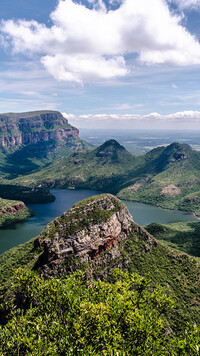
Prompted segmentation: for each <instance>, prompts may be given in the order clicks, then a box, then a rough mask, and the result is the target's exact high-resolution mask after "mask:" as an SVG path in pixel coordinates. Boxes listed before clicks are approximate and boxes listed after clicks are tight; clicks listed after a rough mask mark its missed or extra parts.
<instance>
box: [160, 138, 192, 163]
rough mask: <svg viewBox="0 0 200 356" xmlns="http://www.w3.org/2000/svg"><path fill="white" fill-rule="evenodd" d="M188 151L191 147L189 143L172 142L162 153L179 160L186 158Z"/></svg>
mask: <svg viewBox="0 0 200 356" xmlns="http://www.w3.org/2000/svg"><path fill="white" fill-rule="evenodd" d="M190 151H191V147H190V146H189V145H187V144H181V143H178V142H173V143H172V144H171V145H169V146H167V147H166V148H165V149H164V151H163V154H164V156H166V157H172V158H174V159H175V160H181V159H186V158H188V154H189V153H190Z"/></svg>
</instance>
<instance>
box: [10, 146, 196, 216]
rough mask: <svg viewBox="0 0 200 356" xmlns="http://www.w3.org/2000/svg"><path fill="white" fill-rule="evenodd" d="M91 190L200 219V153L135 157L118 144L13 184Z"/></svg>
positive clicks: (163, 151)
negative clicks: (192, 215) (196, 216)
mask: <svg viewBox="0 0 200 356" xmlns="http://www.w3.org/2000/svg"><path fill="white" fill-rule="evenodd" d="M17 182H21V183H22V184H27V185H32V186H34V185H44V186H49V187H51V186H55V187H59V188H89V189H98V190H102V191H105V192H111V193H113V194H117V196H118V197H120V198H121V199H126V200H135V201H140V202H145V203H150V204H153V205H157V206H161V207H164V208H169V209H180V210H187V211H192V212H194V213H195V214H196V215H200V152H197V151H195V150H193V149H192V148H191V147H190V146H188V145H181V144H179V143H172V144H171V145H169V146H167V147H158V148H156V149H153V150H152V151H150V152H148V153H147V154H145V155H142V156H133V155H132V154H130V153H129V152H128V151H126V150H125V148H124V147H122V146H121V145H119V144H118V143H117V142H116V141H115V140H110V141H107V142H105V143H104V144H103V145H101V146H100V147H98V148H97V149H95V150H93V151H91V152H83V151H80V152H75V153H74V154H72V155H71V156H69V157H64V158H61V159H59V160H57V161H55V162H54V163H52V164H51V165H50V166H48V167H47V168H45V169H42V170H41V171H40V172H37V173H35V174H33V175H29V176H26V177H24V178H20V179H17V180H16V181H15V182H14V183H15V184H16V183H17Z"/></svg>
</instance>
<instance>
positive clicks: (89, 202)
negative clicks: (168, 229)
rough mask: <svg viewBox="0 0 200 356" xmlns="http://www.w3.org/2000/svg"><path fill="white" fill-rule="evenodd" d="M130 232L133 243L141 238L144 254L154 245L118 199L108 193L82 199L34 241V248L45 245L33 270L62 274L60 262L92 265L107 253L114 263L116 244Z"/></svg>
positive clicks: (61, 263)
mask: <svg viewBox="0 0 200 356" xmlns="http://www.w3.org/2000/svg"><path fill="white" fill-rule="evenodd" d="M131 232H133V233H135V239H136V240H137V238H138V236H140V237H141V239H142V240H143V241H144V251H143V252H144V253H148V252H149V251H150V250H151V248H152V246H155V239H153V238H152V236H151V235H150V234H149V233H148V232H146V231H145V230H143V229H142V228H141V227H140V226H138V225H136V224H135V223H134V222H133V219H132V216H131V215H130V213H129V211H128V209H127V207H126V206H125V205H124V204H123V203H122V202H121V201H120V200H118V199H117V198H115V197H114V196H112V195H110V194H102V195H98V196H95V197H92V198H88V199H85V200H83V201H82V202H80V203H77V204H75V205H74V206H73V207H72V208H71V209H70V210H68V211H66V212H65V213H64V214H63V215H62V216H61V217H59V218H56V219H55V220H54V221H52V222H51V223H50V224H48V225H47V227H46V228H45V230H44V231H43V232H42V233H41V234H40V236H39V237H38V238H37V239H36V240H35V243H34V245H35V247H38V246H41V245H42V244H43V246H44V252H43V254H42V255H41V256H40V258H39V260H38V261H37V262H36V265H35V268H38V267H42V268H43V270H44V273H45V274H47V275H48V274H51V273H58V272H61V273H62V272H63V263H65V264H68V267H70V266H69V265H70V263H71V267H72V264H73V266H75V265H78V264H82V263H86V264H88V263H90V264H91V266H92V265H93V266H95V265H96V264H98V261H97V259H98V257H99V256H101V255H102V254H103V253H104V252H106V251H109V253H106V257H105V258H106V259H108V260H113V259H115V258H116V257H117V256H119V255H120V251H119V249H118V244H119V242H121V241H123V240H125V239H127V237H128V236H129V235H130V233H131ZM72 261H73V262H72ZM93 261H94V262H93Z"/></svg>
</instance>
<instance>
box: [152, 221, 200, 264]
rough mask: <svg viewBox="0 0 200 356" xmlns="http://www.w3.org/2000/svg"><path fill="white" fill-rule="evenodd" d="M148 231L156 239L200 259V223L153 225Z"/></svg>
mask: <svg viewBox="0 0 200 356" xmlns="http://www.w3.org/2000/svg"><path fill="white" fill-rule="evenodd" d="M145 228H146V230H147V231H149V232H150V234H152V235H153V236H155V238H156V239H159V240H163V241H164V242H165V243H167V244H168V246H170V247H173V248H176V249H178V250H181V251H184V252H186V253H188V254H189V255H192V256H196V257H200V244H199V241H200V223H199V222H196V221H195V222H194V221H190V222H181V223H173V224H169V225H161V224H157V223H152V224H149V225H147V226H146V227H145Z"/></svg>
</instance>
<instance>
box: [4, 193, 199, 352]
mask: <svg viewBox="0 0 200 356" xmlns="http://www.w3.org/2000/svg"><path fill="white" fill-rule="evenodd" d="M105 204H106V208H107V209H106V210H105ZM108 204H110V205H109V206H108ZM122 207H123V203H122V202H120V201H118V200H117V199H116V198H115V197H112V196H111V195H104V194H102V195H100V196H97V197H91V198H88V199H85V200H83V201H82V202H79V203H77V204H75V206H74V207H73V208H72V209H70V210H69V211H68V212H66V213H64V214H63V215H62V216H61V217H60V218H57V219H55V220H54V222H51V223H50V224H48V225H47V227H46V228H45V230H44V231H43V232H42V233H41V234H40V235H39V237H38V239H36V240H34V239H32V240H31V241H29V242H27V243H26V244H24V245H21V246H18V247H15V248H13V249H11V250H9V251H7V252H6V253H4V254H3V255H1V256H0V285H1V288H0V291H1V299H0V303H1V306H0V323H1V324H2V325H1V327H0V355H1V354H2V355H6V354H8V355H28V354H31V355H63V354H66V350H67V353H68V354H69V355H77V354H79V353H80V354H81V353H82V354H84V355H102V354H104V355H130V354H133V355H141V356H142V355H174V356H176V355H177V356H178V355H185V356H186V355H199V347H200V329H199V325H200V310H199V302H198V299H199V293H200V280H199V272H200V265H199V263H198V261H197V259H195V258H192V257H189V256H188V255H186V254H184V253H181V252H179V251H177V250H174V249H172V248H170V247H168V246H166V244H164V243H162V242H157V241H156V240H155V239H154V238H153V237H152V236H151V235H149V234H148V233H147V232H145V230H143V229H142V228H141V227H139V226H138V225H137V224H135V223H133V224H132V226H131V232H130V233H129V235H128V237H127V238H125V239H124V240H121V241H120V242H118V245H117V246H115V247H113V250H112V251H111V250H107V251H104V252H103V253H101V254H100V255H99V256H98V257H96V258H95V259H94V260H91V261H90V262H89V263H85V264H83V263H82V264H76V267H77V269H78V270H77V272H76V273H74V274H73V273H72V272H71V270H72V269H71V268H70V261H72V260H73V259H74V258H76V254H75V253H74V254H73V255H70V256H69V257H65V259H64V261H63V262H64V263H66V265H67V264H68V267H69V268H68V269H66V272H65V273H64V274H62V275H59V274H55V273H54V271H55V270H54V269H53V268H54V267H53V265H52V267H48V265H47V266H46V267H47V268H52V273H53V274H54V277H50V278H43V277H42V276H40V273H41V272H42V269H41V266H40V265H38V264H37V261H39V259H40V258H41V256H42V254H43V252H44V249H45V246H44V244H43V243H42V241H43V240H44V239H45V241H46V239H47V238H51V239H53V238H54V236H55V232H56V231H57V230H56V229H58V228H60V229H61V230H62V234H64V235H63V236H70V234H71V235H73V234H74V233H75V232H76V231H77V230H79V229H83V228H84V226H87V227H89V226H92V225H93V224H96V223H98V224H101V223H102V222H105V221H106V220H107V219H109V217H110V216H111V215H112V214H113V213H114V212H116V211H119V210H120V209H121V208H122ZM86 213H87V214H86ZM78 222H79V223H78ZM154 228H155V229H156V227H155V226H154ZM158 229H160V230H161V231H162V230H163V227H162V226H161V227H159V226H158ZM56 238H57V237H56ZM116 252H117V253H116ZM45 263H48V262H45ZM38 267H39V268H38ZM61 267H62V266H61ZM116 267H118V268H120V270H117V271H116V270H115V269H116ZM19 268H20V269H19ZM21 268H23V270H22V269H21ZM13 269H15V270H16V269H18V270H17V272H15V273H14V272H13ZM33 270H35V272H33ZM61 270H62V268H61ZM172 300H173V302H172ZM196 325H197V326H196ZM185 330H186V331H185Z"/></svg>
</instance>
